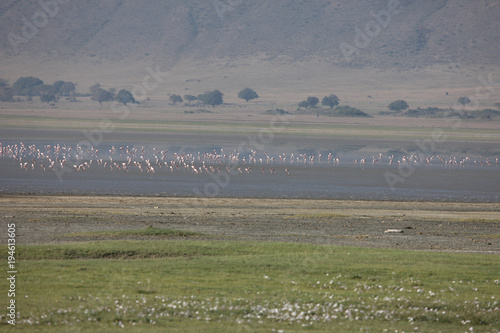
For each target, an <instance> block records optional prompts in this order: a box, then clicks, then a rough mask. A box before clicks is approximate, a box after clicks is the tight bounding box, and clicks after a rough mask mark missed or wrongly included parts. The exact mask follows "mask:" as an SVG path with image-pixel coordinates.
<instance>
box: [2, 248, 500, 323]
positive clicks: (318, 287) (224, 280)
mask: <svg viewBox="0 0 500 333" xmlns="http://www.w3.org/2000/svg"><path fill="white" fill-rule="evenodd" d="M17 251H18V253H17V255H18V257H19V263H18V271H19V274H18V290H17V291H16V295H17V296H16V301H17V309H18V311H19V314H18V321H17V325H16V327H10V325H7V324H6V318H5V315H4V314H2V315H1V316H2V326H3V330H4V331H14V330H15V331H21V332H32V331H34V330H36V331H39V332H70V331H75V332H76V331H93V332H110V331H118V330H119V331H125V332H126V331H136V332H142V331H144V332H146V331H148V332H156V331H158V332H160V331H165V329H168V331H169V332H186V331H189V332H198V331H200V332H201V331H204V332H249V331H252V332H254V331H256V332H269V331H273V330H274V331H283V332H293V331H300V330H306V331H313V332H319V331H336V332H353V331H369V332H382V331H384V330H387V331H391V332H395V331H396V330H398V331H399V332H401V331H407V332H431V331H432V332H438V331H440V332H463V331H468V330H470V329H471V327H473V331H474V332H495V331H498V329H499V328H500V321H499V318H500V316H499V314H500V309H499V303H498V298H499V297H500V294H499V284H500V281H499V280H498V271H499V269H500V266H499V263H498V257H497V256H491V255H476V254H450V253H429V252H407V251H396V250H383V249H378V250H373V249H361V248H352V247H334V246H319V245H311V244H300V243H299V244H290V243H268V242H252V243H248V242H221V241H190V240H185V241H183V240H162V241H148V242H145V241H103V242H88V243H79V244H65V245H33V246H19V247H18V250H17ZM1 253H2V259H5V253H6V247H5V246H3V247H2V252H1ZM125 259H126V260H125ZM0 288H1V289H2V290H6V288H7V281H6V280H5V279H2V280H1V282H0Z"/></svg>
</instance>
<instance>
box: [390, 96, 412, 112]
mask: <svg viewBox="0 0 500 333" xmlns="http://www.w3.org/2000/svg"><path fill="white" fill-rule="evenodd" d="M409 107H410V106H409V105H408V103H406V102H405V101H403V100H402V99H399V100H397V101H394V102H391V103H390V104H389V105H388V106H387V108H388V109H389V110H391V111H396V112H401V111H403V110H406V109H408V108H409Z"/></svg>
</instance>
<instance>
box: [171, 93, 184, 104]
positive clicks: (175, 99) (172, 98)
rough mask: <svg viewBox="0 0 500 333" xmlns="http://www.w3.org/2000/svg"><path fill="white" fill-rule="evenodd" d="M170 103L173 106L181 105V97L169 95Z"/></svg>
mask: <svg viewBox="0 0 500 333" xmlns="http://www.w3.org/2000/svg"><path fill="white" fill-rule="evenodd" d="M170 101H171V102H172V103H174V105H177V103H182V102H183V101H184V100H183V99H182V97H181V95H177V94H173V95H170Z"/></svg>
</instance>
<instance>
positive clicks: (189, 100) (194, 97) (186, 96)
mask: <svg viewBox="0 0 500 333" xmlns="http://www.w3.org/2000/svg"><path fill="white" fill-rule="evenodd" d="M184 99H185V100H186V101H188V103H189V102H192V101H196V96H194V95H184Z"/></svg>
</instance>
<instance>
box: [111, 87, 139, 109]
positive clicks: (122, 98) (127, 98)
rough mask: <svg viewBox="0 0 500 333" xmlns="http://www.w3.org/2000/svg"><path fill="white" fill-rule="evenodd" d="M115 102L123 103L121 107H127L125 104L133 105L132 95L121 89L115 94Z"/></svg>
mask: <svg viewBox="0 0 500 333" xmlns="http://www.w3.org/2000/svg"><path fill="white" fill-rule="evenodd" d="M115 101H118V102H120V103H123V105H127V103H135V98H134V95H132V93H131V92H130V91H128V90H125V89H122V90H120V91H119V92H118V94H116V96H115Z"/></svg>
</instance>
